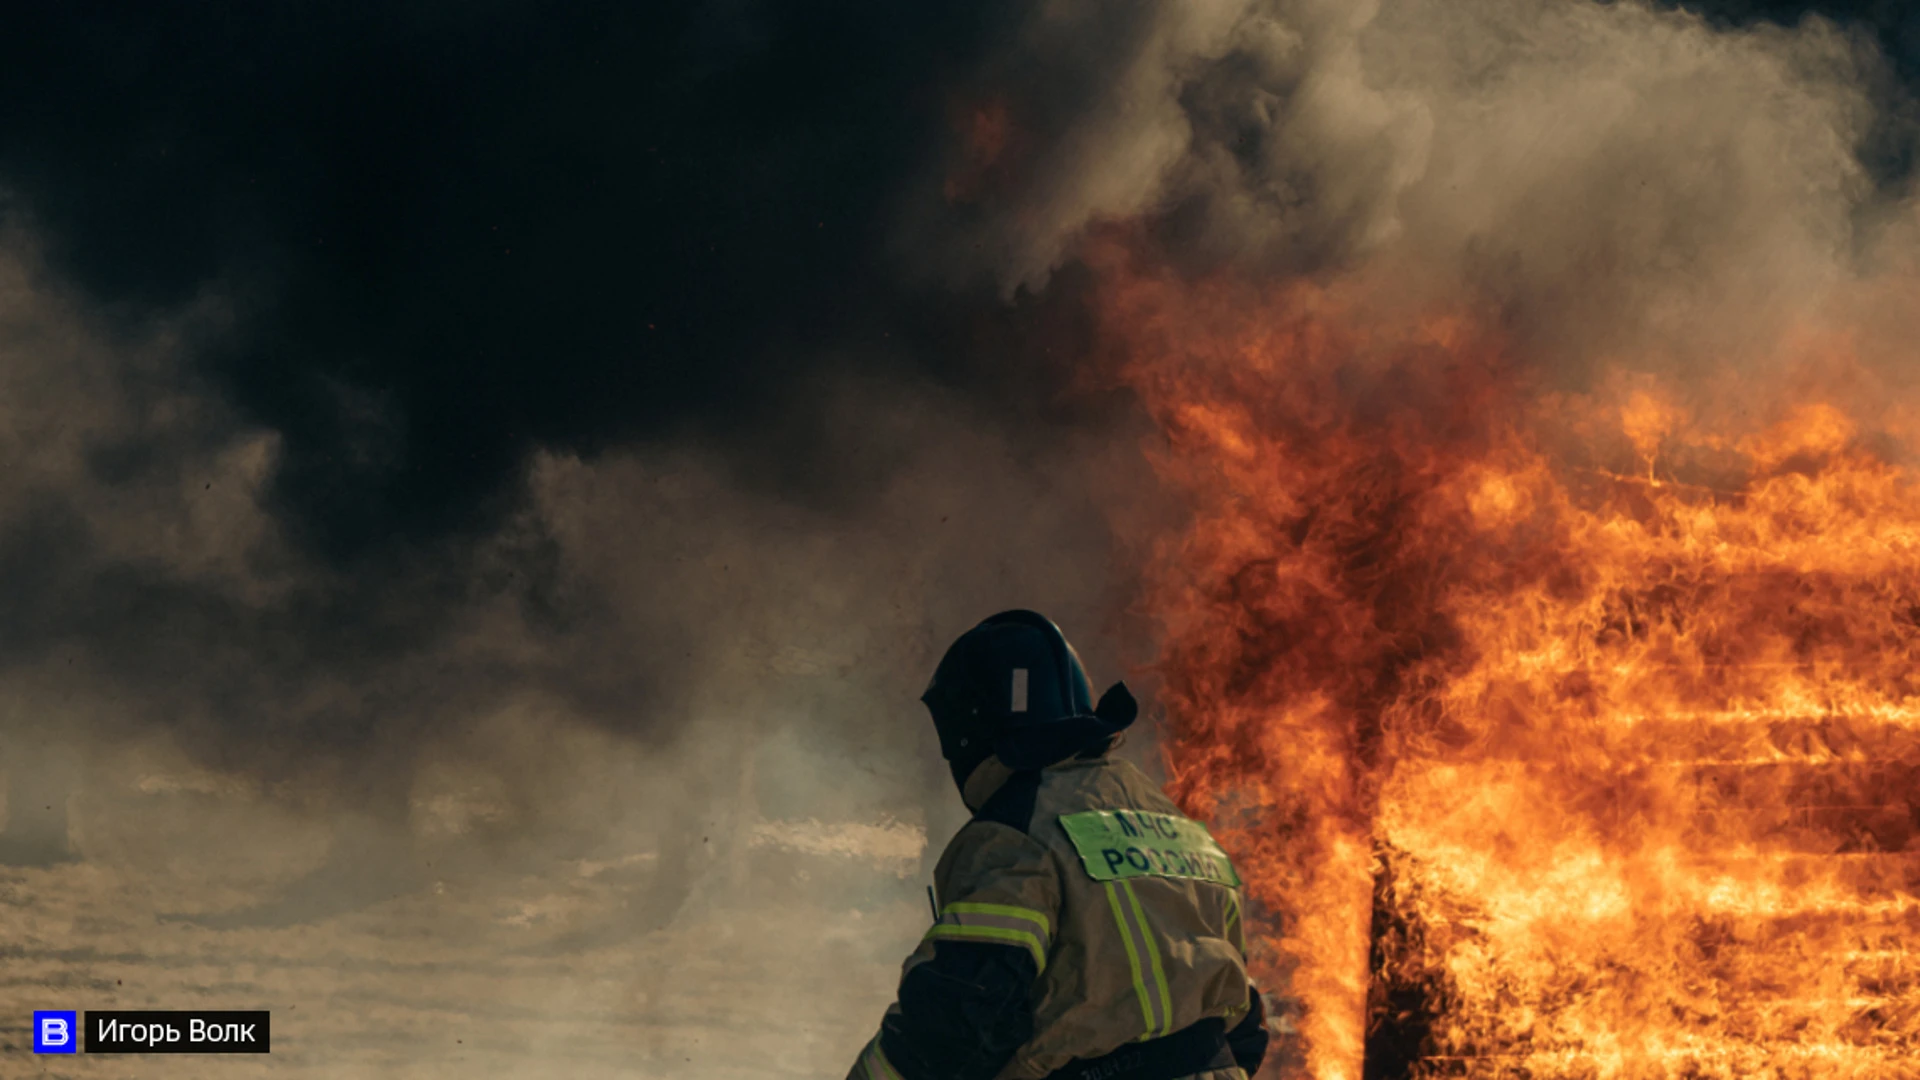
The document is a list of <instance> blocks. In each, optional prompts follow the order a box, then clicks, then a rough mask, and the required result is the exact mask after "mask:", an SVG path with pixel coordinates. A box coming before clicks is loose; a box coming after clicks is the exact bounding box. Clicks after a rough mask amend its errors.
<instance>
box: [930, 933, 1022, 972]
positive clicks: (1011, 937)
mask: <svg viewBox="0 0 1920 1080" xmlns="http://www.w3.org/2000/svg"><path fill="white" fill-rule="evenodd" d="M920 940H922V941H988V942H993V943H995V944H999V945H1023V946H1025V947H1026V950H1027V951H1028V952H1030V953H1032V954H1033V962H1034V964H1035V965H1037V966H1038V967H1039V968H1040V970H1041V971H1045V970H1047V950H1046V949H1045V948H1044V947H1042V946H1041V944H1040V939H1039V938H1038V937H1035V936H1034V935H1033V934H1032V933H1030V932H1028V931H1026V930H1009V929H1007V928H1006V927H1004V926H956V925H954V924H952V923H936V924H935V925H934V926H933V928H932V929H930V930H928V931H927V935H926V937H923V938H921V939H920Z"/></svg>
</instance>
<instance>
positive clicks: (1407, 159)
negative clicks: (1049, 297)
mask: <svg viewBox="0 0 1920 1080" xmlns="http://www.w3.org/2000/svg"><path fill="white" fill-rule="evenodd" d="M1887 85H1888V80H1887V78H1886V75H1885V65H1884V62H1883V61H1882V59H1881V58H1880V57H1879V55H1878V54H1877V53H1876V52H1875V51H1874V49H1873V47H1872V45H1871V43H1870V42H1869V41H1867V40H1866V39H1865V38H1864V37H1862V36H1861V35H1859V34H1857V33H1851V32H1848V31H1846V30H1843V29H1841V28H1839V27H1837V26H1836V25H1834V24H1832V23H1830V22H1827V21H1825V20H1823V19H1820V18H1817V17H1810V18H1808V19H1806V20H1805V21H1803V22H1802V23H1801V24H1800V25H1799V26H1797V27H1795V28H1792V29H1786V28H1781V27H1778V26H1773V25H1765V24H1762V25H1758V26H1755V27H1752V28H1747V29H1731V28H1725V27H1719V28H1716V27H1713V26H1710V25H1709V24H1708V23H1706V22H1705V21H1703V20H1702V19H1700V18H1699V17H1697V16H1694V15H1691V14H1687V13H1684V12H1676V11H1671V10H1657V9H1654V8H1651V7H1648V6H1645V5H1641V4H1632V3H1627V4H1606V5H1601V4H1557V3H1537V2H1531V0H1482V2H1475V3H1466V4H1460V3H1424V2H1420V0H1403V2H1396V3H1386V4H1381V3H1362V4H1347V3H1333V2H1322V0H1271V2H1237V3H1209V4H1182V5H1082V4H1072V3H1052V4H1041V5H1038V6H1037V7H1036V8H1035V9H1034V11H1033V13H1032V16H1031V19H1030V21H1029V22H1028V23H1027V25H1026V26H1025V27H1024V28H1023V30H1022V32H1021V33H1020V34H1019V35H1018V36H1017V38H1015V43H1014V44H1012V45H1011V46H1010V47H1009V48H1008V49H1007V50H1006V51H1005V52H1003V53H1002V54H1001V55H1000V56H999V57H998V58H997V59H996V60H995V61H994V62H993V63H991V64H990V65H989V66H988V68H987V70H986V72H985V73H984V74H983V76H982V77H981V81H980V83H979V86H978V88H977V89H976V90H975V91H974V94H973V96H972V97H971V98H969V100H970V101H975V102H980V103H984V104H983V105H982V106H981V107H988V106H990V107H991V108H992V109H994V110H997V111H998V114H1001V115H1002V116H1003V118H1002V119H1000V120H999V122H998V126H997V128H996V130H994V131H993V132H992V135H993V137H992V138H991V139H988V140H986V141H985V144H984V145H985V146H986V150H985V151H983V150H982V143H981V140H980V139H979V138H977V137H976V138H973V139H971V140H970V139H968V138H965V137H962V138H960V139H957V140H956V143H957V144H958V145H957V146H956V148H955V150H954V151H953V153H952V156H951V157H950V158H949V159H948V160H946V161H944V162H943V163H942V165H941V170H942V175H943V176H945V177H947V178H949V179H948V182H947V183H946V184H945V185H944V186H936V185H933V184H929V185H927V190H926V191H925V193H924V194H923V195H922V197H921V198H920V199H919V200H918V201H917V202H912V203H910V204H908V209H907V212H906V215H905V217H904V220H905V221H906V222H907V226H906V233H905V235H909V236H912V237H915V238H916V241H920V240H923V239H925V238H938V240H937V241H934V240H928V241H927V242H929V243H935V242H937V243H938V244H939V245H940V249H941V250H943V251H944V252H946V255H947V257H946V258H945V260H944V261H943V262H942V263H941V264H940V265H941V266H942V267H943V268H944V269H945V270H946V271H947V272H949V273H952V274H954V275H957V276H959V277H961V278H969V277H972V276H976V275H987V276H990V277H991V278H992V279H994V280H995V281H997V282H998V283H999V284H1000V286H1001V287H1002V289H1003V290H1005V291H1006V292H1008V293H1010V294H1011V293H1017V292H1020V291H1022V290H1039V289H1044V288H1045V287H1046V283H1047V282H1048V281H1049V279H1050V276H1051V275H1052V274H1054V273H1055V272H1056V271H1058V270H1059V269H1060V268H1061V267H1063V266H1066V265H1069V264H1070V263H1071V262H1072V261H1073V259H1074V257H1075V252H1076V245H1077V244H1078V243H1079V242H1080V241H1082V240H1083V239H1084V238H1085V237H1086V236H1087V235H1088V234H1089V231H1090V230H1093V229H1096V228H1098V227H1100V226H1102V225H1107V224H1112V223H1129V222H1130V223H1144V224H1145V226H1146V227H1147V228H1148V230H1149V231H1150V232H1151V234H1152V237H1153V240H1154V242H1155V243H1156V245H1158V246H1157V248H1156V250H1157V251H1159V252H1161V253H1162V254H1163V255H1164V257H1165V258H1166V259H1167V260H1168V261H1169V262H1170V263H1171V264H1173V265H1174V266H1177V267H1182V268H1185V269H1186V270H1187V271H1189V272H1193V273H1199V272H1205V271H1207V270H1210V269H1214V268H1219V267H1236V268H1239V269H1240V270H1242V271H1243V272H1253V273H1259V274H1267V275H1272V276H1274V277H1276V278H1278V277H1284V276H1289V275H1301V274H1306V275H1315V276H1326V275H1337V274H1342V273H1358V272H1361V271H1362V270H1363V269H1364V270H1365V271H1366V272H1369V273H1375V274H1391V275H1394V281H1395V288H1394V293H1395V302H1397V303H1402V304H1418V303H1421V302H1426V301H1431V300H1434V299H1438V298H1442V297H1447V296H1460V295H1474V294H1477V296H1476V298H1477V299H1486V298H1491V299H1492V300H1493V302H1494V303H1496V304H1497V305H1498V306H1499V308H1500V309H1501V311H1502V312H1503V314H1504V317H1505V318H1506V319H1507V320H1508V321H1509V322H1510V324H1511V325H1513V326H1514V327H1515V328H1516V329H1517V330H1518V331H1519V333H1520V335H1521V339H1522V342H1523V344H1524V345H1525V346H1526V349H1525V350H1524V351H1525V352H1526V353H1527V354H1528V355H1530V356H1532V357H1534V358H1538V359H1541V361H1542V362H1543V363H1546V364H1547V366H1550V367H1552V368H1555V369H1556V370H1559V371H1562V372H1572V373H1575V374H1590V373H1591V371H1592V369H1593V367H1594V365H1596V364H1599V363H1601V362H1603V361H1608V362H1611V361H1613V360H1619V359H1621V358H1626V357H1632V356H1634V355H1636V354H1637V355H1638V356H1640V357H1644V358H1650V359H1651V358H1657V359H1654V360H1652V362H1654V363H1658V364H1660V365H1662V366H1664V367H1667V368H1677V367H1681V366H1685V365H1698V364H1702V363H1703V362H1704V361H1705V359H1706V358H1715V359H1719V358H1727V357H1732V356H1744V357H1747V358H1749V359H1750V360H1751V361H1752V362H1760V361H1762V360H1763V359H1764V358H1765V357H1767V356H1768V355H1770V354H1771V353H1773V352H1774V351H1775V350H1774V348H1773V345H1774V343H1776V342H1777V341H1779V340H1780V339H1781V338H1782V337H1783V336H1784V335H1785V334H1786V332H1787V331H1788V330H1789V329H1791V328H1796V327H1798V328H1805V327H1808V326H1810V325H1830V324H1831V323H1832V321H1833V319H1834V317H1835V315H1836V311H1835V307H1836V305H1840V306H1845V307H1849V308H1852V307H1856V306H1857V305H1855V304H1854V303H1853V301H1852V300H1851V299H1850V297H1851V296H1852V295H1855V294H1857V293H1858V292H1859V291H1860V283H1861V282H1862V281H1863V280H1876V281H1884V280H1885V279H1886V277H1887V276H1888V275H1890V274H1894V275H1897V274H1903V273H1905V274H1910V273H1911V265H1910V261H1908V262H1906V263H1904V264H1903V263H1902V260H1910V253H1911V251H1912V238H1913V232H1912V223H1913V220H1914V207H1913V203H1912V201H1911V199H1910V197H1909V195H1908V191H1909V189H1910V184H1908V183H1902V184H1900V185H1899V186H1898V187H1896V188H1894V189H1892V190H1889V189H1888V188H1887V187H1886V186H1884V185H1879V184H1876V183H1875V182H1874V178H1873V177H1871V176H1870V175H1869V173H1868V170H1867V169H1866V168H1865V166H1863V164H1862V162H1861V160H1860V156H1859V152H1860V150H1861V149H1862V147H1863V145H1864V144H1865V143H1866V141H1867V140H1868V139H1869V138H1870V137H1876V138H1877V137H1883V136H1882V134H1881V133H1882V131H1883V129H1884V127H1885V124H1884V123H1883V121H1885V120H1886V119H1887V116H1888V114H1887V112H1886V109H1887V108H1888V107H1889V102H1888V101H1887V100H1886V94H1887V92H1888V91H1887ZM1892 104H1893V105H1900V106H1904V101H1903V100H1902V101H1897V102H1893V103H1892ZM976 126H977V125H976ZM968 130H969V129H968V126H967V125H966V124H965V123H964V122H963V124H962V134H963V136H965V135H966V134H967V132H968ZM983 154H985V155H986V156H984V157H983ZM956 176H957V177H961V178H963V179H964V180H965V181H966V183H964V184H961V185H958V186H956V185H955V184H954V183H953V182H952V179H951V178H953V177H956ZM1901 306H1902V307H1905V305H1904V304H1903V305H1901ZM1885 314H1886V315H1887V316H1888V317H1896V318H1897V312H1891V311H1889V312H1886V313H1885ZM1860 317H1861V316H1860V313H1859V312H1858V311H1857V310H1849V312H1848V318H1849V319H1850V320H1852V321H1854V322H1856V323H1857V321H1858V320H1859V318H1860ZM1903 329H1909V330H1910V329H1911V326H1910V324H1908V325H1907V326H1905V327H1903ZM1629 362H1633V361H1631V360H1629Z"/></svg>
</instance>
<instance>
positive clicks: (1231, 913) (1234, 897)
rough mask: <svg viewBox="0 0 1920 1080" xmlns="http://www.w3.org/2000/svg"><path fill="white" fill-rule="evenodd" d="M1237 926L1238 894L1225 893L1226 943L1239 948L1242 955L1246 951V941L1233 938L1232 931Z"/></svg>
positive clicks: (1238, 925)
mask: <svg viewBox="0 0 1920 1080" xmlns="http://www.w3.org/2000/svg"><path fill="white" fill-rule="evenodd" d="M1239 927H1240V894H1239V893H1237V892H1230V893H1228V894H1227V943H1228V944H1230V945H1232V946H1233V947H1234V948H1236V949H1239V950H1240V953H1241V955H1243V956H1244V955H1246V951H1247V945H1246V942H1244V941H1236V940H1234V936H1233V932H1234V931H1235V930H1237V929H1239Z"/></svg>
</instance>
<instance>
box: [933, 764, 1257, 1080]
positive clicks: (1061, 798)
mask: <svg viewBox="0 0 1920 1080" xmlns="http://www.w3.org/2000/svg"><path fill="white" fill-rule="evenodd" d="M983 825H988V826H1002V827H1005V828H1006V829H1008V830H1012V831H1017V832H1018V833H1020V834H1022V839H1023V840H1024V841H1025V845H1034V844H1037V845H1039V846H1041V847H1044V849H1045V851H1046V857H1045V861H1046V862H1047V863H1048V864H1050V867H1051V870H1052V876H1054V878H1055V881H1056V882H1057V889H1058V897H1059V906H1058V909H1057V923H1058V925H1057V928H1053V930H1052V938H1051V941H1050V942H1049V948H1048V950H1047V952H1048V955H1047V957H1046V964H1045V967H1044V969H1043V970H1042V971H1041V972H1040V974H1039V977H1038V979H1037V980H1036V981H1035V984H1034V988H1033V993H1032V1003H1033V1035H1032V1037H1031V1038H1030V1039H1029V1040H1028V1041H1027V1042H1026V1043H1025V1044H1024V1045H1023V1046H1022V1047H1021V1048H1020V1049H1019V1050H1018V1051H1017V1052H1016V1053H1015V1054H1014V1056H1013V1059H1012V1060H1011V1061H1010V1062H1009V1063H1008V1064H1007V1066H1006V1068H1005V1069H1003V1070H1002V1072H1001V1076H1002V1077H1007V1078H1010V1080H1011V1078H1039V1077H1045V1076H1049V1075H1050V1074H1053V1073H1055V1072H1057V1071H1061V1070H1066V1071H1065V1074H1064V1075H1065V1076H1069V1077H1072V1076H1077V1075H1079V1074H1081V1073H1082V1072H1084V1073H1086V1074H1087V1080H1106V1078H1107V1077H1116V1078H1119V1080H1124V1077H1126V1076H1127V1075H1129V1074H1134V1075H1140V1076H1157V1077H1159V1078H1165V1077H1168V1076H1176V1075H1196V1076H1197V1075H1206V1076H1220V1077H1238V1076H1240V1075H1242V1074H1241V1073H1240V1070H1239V1069H1238V1068H1237V1067H1235V1066H1234V1065H1233V1062H1232V1058H1231V1056H1230V1055H1227V1054H1223V1053H1222V1052H1221V1051H1222V1048H1224V1047H1225V1045H1226V1033H1227V1031H1228V1030H1229V1029H1232V1028H1233V1027H1234V1026H1235V1024H1236V1023H1237V1022H1238V1021H1240V1020H1241V1019H1242V1017H1243V1016H1245V1014H1246V1012H1247V1009H1248V1006H1249V1002H1250V994H1249V984H1248V981H1247V973H1246V961H1245V946H1244V940H1243V938H1242V936H1241V933H1242V931H1241V926H1240V903H1239V890H1238V887H1237V886H1238V879H1237V877H1236V876H1235V875H1234V871H1233V869H1232V867H1231V865H1230V864H1229V863H1228V861H1227V859H1226V857H1225V855H1224V854H1223V853H1221V851H1220V849H1219V847H1218V846H1217V845H1216V844H1215V843H1214V842H1213V840H1212V838H1211V837H1210V836H1208V834H1207V832H1206V829H1205V828H1204V827H1203V826H1202V825H1200V824H1199V823H1198V822H1195V821H1193V820H1191V819H1189V818H1187V817H1185V816H1184V815H1182V814H1181V813H1180V812H1179V809H1178V808H1177V807H1175V806H1174V805H1173V803H1172V802H1171V800H1169V799H1168V798H1167V797H1166V796H1165V795H1164V794H1162V793H1161V792H1160V790H1159V789H1158V788H1157V787H1156V786H1155V785H1154V784H1153V782H1152V781H1151V780H1149V779H1148V778H1147V777H1146V775H1145V774H1143V773H1141V772H1140V770H1139V769H1137V768H1135V767H1134V766H1132V765H1131V764H1128V763H1126V762H1124V761H1119V760H1116V759H1113V758H1111V757H1106V756H1100V757H1095V758H1091V759H1072V760H1069V761H1065V762H1061V763H1059V764H1057V765H1054V766H1051V767H1049V768H1047V769H1044V770H1041V771H1038V772H1027V773H1017V774H1014V775H1012V776H1011V777H1009V778H1008V779H1007V780H1006V781H1005V782H1004V783H1003V784H1002V785H1001V787H1000V788H999V790H997V791H995V792H994V793H993V795H992V796H991V797H990V798H989V799H988V800H987V801H986V803H985V804H984V805H983V806H982V807H981V809H980V812H979V814H978V815H976V817H975V820H974V826H973V827H974V828H978V827H980V826H983ZM996 835H1001V836H1003V839H1004V842H1006V843H1009V844H1011V843H1016V842H1018V841H1016V840H1015V839H1014V838H1013V837H1012V836H1011V835H1006V834H997V833H996ZM976 842H978V841H976ZM1025 845H1023V846H1025ZM941 869H942V870H945V869H946V865H945V863H944V862H943V865H942V867H941ZM936 876H937V877H944V876H945V875H943V874H942V875H936ZM938 885H939V887H940V888H941V891H942V893H943V895H945V894H947V889H946V888H945V885H946V882H945V881H944V880H943V881H940V882H938ZM1152 1059H1157V1062H1164V1063H1175V1062H1178V1063H1180V1066H1179V1068H1180V1071H1179V1072H1168V1071H1165V1069H1164V1068H1155V1067H1153V1066H1154V1065H1155V1064H1156V1060H1152ZM1129 1066H1131V1067H1129Z"/></svg>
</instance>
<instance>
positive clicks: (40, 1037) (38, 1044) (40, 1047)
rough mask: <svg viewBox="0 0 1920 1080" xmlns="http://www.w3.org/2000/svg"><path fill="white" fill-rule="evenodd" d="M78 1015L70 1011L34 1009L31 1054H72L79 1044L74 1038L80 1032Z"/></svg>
mask: <svg viewBox="0 0 1920 1080" xmlns="http://www.w3.org/2000/svg"><path fill="white" fill-rule="evenodd" d="M79 1015H80V1014H79V1013H78V1012H77V1011H75V1010H71V1009H69V1010H61V1009H35V1010H34V1012H33V1052H34V1053H36V1054H71V1053H73V1052H74V1050H75V1049H77V1045H78V1043H79V1040H78V1039H76V1038H75V1037H74V1035H75V1033H76V1032H78V1031H79V1030H80V1021H79V1019H78V1017H79Z"/></svg>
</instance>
